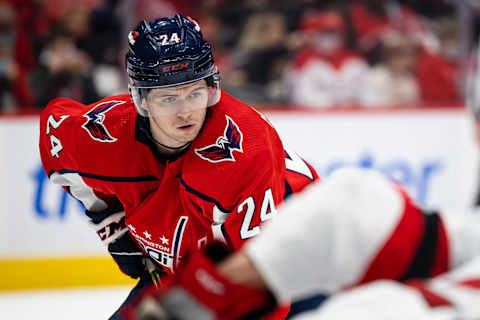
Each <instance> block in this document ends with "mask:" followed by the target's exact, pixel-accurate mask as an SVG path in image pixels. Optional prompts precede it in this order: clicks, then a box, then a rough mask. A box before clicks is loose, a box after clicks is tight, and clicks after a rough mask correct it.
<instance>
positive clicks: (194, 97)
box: [190, 91, 202, 99]
mask: <svg viewBox="0 0 480 320" xmlns="http://www.w3.org/2000/svg"><path fill="white" fill-rule="evenodd" d="M201 95H202V94H201V93H200V92H198V91H195V92H192V93H190V99H196V98H198V97H200V96H201Z"/></svg>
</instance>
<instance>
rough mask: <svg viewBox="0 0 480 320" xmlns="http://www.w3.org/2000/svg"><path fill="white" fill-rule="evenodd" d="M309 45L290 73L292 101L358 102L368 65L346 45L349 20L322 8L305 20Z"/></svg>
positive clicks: (307, 103)
mask: <svg viewBox="0 0 480 320" xmlns="http://www.w3.org/2000/svg"><path fill="white" fill-rule="evenodd" d="M300 27H301V29H302V30H303V33H304V35H305V38H306V46H305V48H304V49H303V50H302V51H301V52H300V53H299V54H298V55H297V56H296V58H295V59H294V60H293V63H292V67H291V70H290V72H288V73H287V75H288V77H289V83H290V86H291V102H293V103H294V104H296V105H299V106H304V107H332V106H342V105H343V106H345V105H352V104H358V103H359V102H360V97H361V94H362V91H363V89H362V86H363V85H364V84H365V81H364V80H365V79H364V76H365V74H366V73H367V71H368V65H367V63H366V62H365V60H364V59H363V57H361V56H360V55H358V54H356V53H355V52H353V51H351V50H349V49H347V48H346V44H345V23H344V21H343V18H342V16H341V15H340V14H339V13H337V12H336V11H333V10H329V11H320V12H317V13H314V14H310V15H307V16H305V17H304V18H303V20H302V21H301V26H300Z"/></svg>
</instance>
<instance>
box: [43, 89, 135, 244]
mask: <svg viewBox="0 0 480 320" xmlns="http://www.w3.org/2000/svg"><path fill="white" fill-rule="evenodd" d="M87 108H88V107H87V106H85V105H83V104H81V103H78V102H76V101H73V100H70V99H66V98H58V99H55V100H52V101H51V102H50V103H49V104H48V105H47V107H46V108H45V109H44V110H43V112H42V113H41V116H40V137H39V150H40V156H41V160H42V164H43V168H44V170H45V172H46V174H47V175H48V178H49V180H50V181H51V182H53V183H54V184H57V185H59V186H61V187H63V188H64V189H65V190H66V191H67V192H68V193H69V194H70V195H71V196H73V197H74V198H75V199H77V200H78V201H80V202H81V203H82V204H83V206H84V207H85V209H86V214H87V215H88V216H89V218H90V219H91V221H92V222H93V224H94V225H95V229H96V232H97V234H98V235H99V237H100V239H101V240H102V241H104V242H107V243H108V242H109V241H113V240H114V239H116V238H117V237H118V236H120V235H121V234H123V233H124V232H125V231H126V229H125V228H123V227H120V225H122V223H123V224H124V218H125V217H124V216H125V214H124V212H123V207H122V204H121V203H120V201H119V200H118V199H117V198H116V196H115V195H113V194H110V193H109V192H106V191H105V190H100V188H98V187H96V186H91V185H89V184H87V183H86V182H85V180H84V179H83V178H82V176H81V175H80V174H79V172H80V171H81V169H82V168H79V164H78V159H79V157H80V156H81V155H80V154H79V153H81V152H80V151H79V150H78V145H79V143H80V139H81V137H80V136H79V134H78V132H79V130H80V129H79V128H80V127H81V125H82V123H84V122H85V119H84V118H83V119H82V114H83V113H85V112H86V111H87Z"/></svg>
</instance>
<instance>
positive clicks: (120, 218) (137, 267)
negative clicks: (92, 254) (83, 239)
mask: <svg viewBox="0 0 480 320" xmlns="http://www.w3.org/2000/svg"><path fill="white" fill-rule="evenodd" d="M86 214H87V215H88V216H89V217H90V219H91V221H90V224H91V226H92V227H93V228H94V229H95V231H96V232H97V234H98V236H99V237H100V239H101V240H102V242H103V243H104V244H105V245H106V247H107V248H108V252H109V253H110V255H111V256H112V257H113V259H114V260H115V262H116V263H117V265H118V267H119V268H120V270H121V271H122V272H123V273H125V274H126V275H128V276H129V277H132V278H134V279H137V278H139V277H142V278H146V277H150V275H152V277H155V276H158V271H159V270H161V269H159V270H155V267H154V265H155V264H154V262H153V261H151V260H150V258H148V257H147V256H146V255H145V254H143V252H142V251H140V249H139V247H138V245H137V244H136V243H135V242H134V241H133V240H132V238H131V237H130V235H129V234H128V229H127V227H126V226H125V212H123V211H120V212H116V213H113V214H108V215H106V214H105V212H102V213H93V212H89V211H87V212H86ZM160 272H161V271H160ZM153 274H154V275H153Z"/></svg>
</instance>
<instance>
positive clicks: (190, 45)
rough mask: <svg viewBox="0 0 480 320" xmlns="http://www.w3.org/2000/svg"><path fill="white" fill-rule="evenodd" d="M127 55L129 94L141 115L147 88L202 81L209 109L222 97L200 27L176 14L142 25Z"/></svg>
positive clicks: (132, 36)
mask: <svg viewBox="0 0 480 320" xmlns="http://www.w3.org/2000/svg"><path fill="white" fill-rule="evenodd" d="M128 39H129V51H128V53H127V55H126V65H127V73H128V78H129V92H130V96H131V98H132V101H133V102H134V104H135V106H136V108H137V110H138V112H139V113H140V114H141V115H143V116H148V111H147V110H145V109H144V108H143V107H142V100H143V99H145V97H146V96H145V94H146V92H145V90H143V89H147V88H150V89H152V88H167V87H172V86H178V85H183V84H188V83H191V82H195V81H198V80H201V79H205V80H206V81H207V85H208V89H209V94H208V106H212V105H214V104H216V103H217V102H218V101H219V99H220V95H221V90H220V77H219V74H218V70H217V68H216V66H215V64H214V58H213V54H212V50H211V46H210V44H209V43H208V42H206V41H205V40H204V39H203V35H202V33H201V31H200V27H199V26H198V24H197V23H196V22H194V21H192V20H191V19H189V18H187V17H185V16H183V15H181V14H176V15H175V16H174V17H167V18H160V19H156V20H153V21H150V22H147V21H145V20H144V21H142V22H140V23H139V24H138V26H137V27H136V29H135V30H134V31H131V32H130V33H129V36H128Z"/></svg>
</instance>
